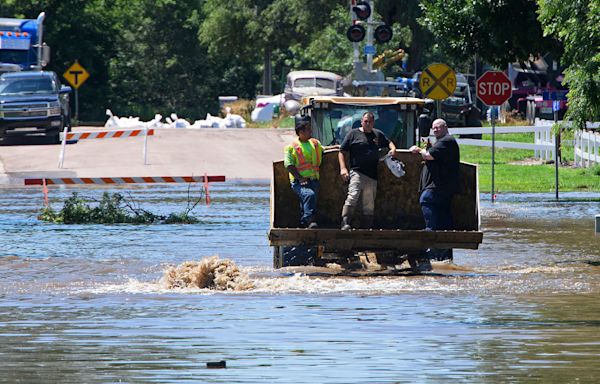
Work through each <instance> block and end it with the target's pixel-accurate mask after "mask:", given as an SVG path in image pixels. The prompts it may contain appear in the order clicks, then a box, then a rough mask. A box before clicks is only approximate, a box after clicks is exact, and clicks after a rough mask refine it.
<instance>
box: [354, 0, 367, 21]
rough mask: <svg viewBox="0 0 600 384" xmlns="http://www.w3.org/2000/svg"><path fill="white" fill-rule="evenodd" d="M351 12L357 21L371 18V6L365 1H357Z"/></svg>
mask: <svg viewBox="0 0 600 384" xmlns="http://www.w3.org/2000/svg"><path fill="white" fill-rule="evenodd" d="M352 10H353V11H354V13H355V14H356V17H357V18H358V19H359V20H367V19H368V18H369V16H371V6H370V5H369V3H368V2H367V1H359V2H358V3H356V5H355V6H354V7H352Z"/></svg>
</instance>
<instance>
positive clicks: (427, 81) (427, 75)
mask: <svg viewBox="0 0 600 384" xmlns="http://www.w3.org/2000/svg"><path fill="white" fill-rule="evenodd" d="M419 87H420V88H421V92H422V93H423V95H424V96H426V97H429V98H430V99H434V100H444V99H446V98H448V97H449V96H451V95H452V94H453V93H454V90H455V89H456V74H455V73H454V70H453V69H452V68H450V67H449V66H447V65H446V64H440V63H436V64H430V65H429V66H428V67H427V68H425V70H424V71H423V72H422V73H421V78H420V79H419Z"/></svg>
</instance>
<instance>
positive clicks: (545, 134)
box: [449, 125, 555, 160]
mask: <svg viewBox="0 0 600 384" xmlns="http://www.w3.org/2000/svg"><path fill="white" fill-rule="evenodd" d="M449 131H450V133H451V134H452V135H475V134H489V135H491V134H492V128H491V127H489V128H488V127H485V128H484V127H465V128H450V129H449ZM531 132H533V133H534V142H533V143H519V142H514V141H499V140H495V147H496V148H515V149H528V150H532V151H534V157H535V158H536V159H540V160H554V147H555V142H554V135H553V134H552V126H551V125H543V126H527V125H526V126H512V127H496V128H495V133H496V134H504V133H531ZM456 141H457V142H458V144H459V145H475V146H479V147H491V146H492V141H491V140H477V139H457V140H456Z"/></svg>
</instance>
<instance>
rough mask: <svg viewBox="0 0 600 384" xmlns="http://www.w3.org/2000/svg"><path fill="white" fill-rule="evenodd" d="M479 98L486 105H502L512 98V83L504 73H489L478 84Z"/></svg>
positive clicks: (478, 80) (482, 76)
mask: <svg viewBox="0 0 600 384" xmlns="http://www.w3.org/2000/svg"><path fill="white" fill-rule="evenodd" d="M476 90H477V97H478V98H479V100H481V101H482V102H483V104H485V105H490V106H492V105H502V104H503V103H504V102H505V101H506V100H508V99H510V97H511V96H512V83H511V81H510V79H509V78H508V77H507V76H506V74H505V73H504V72H502V71H487V72H486V73H484V74H483V75H481V77H480V78H479V79H477V84H476Z"/></svg>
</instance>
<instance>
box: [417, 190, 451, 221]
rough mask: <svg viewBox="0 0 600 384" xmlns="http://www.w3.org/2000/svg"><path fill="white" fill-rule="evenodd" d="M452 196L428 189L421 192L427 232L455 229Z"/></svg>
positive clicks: (420, 199) (420, 201)
mask: <svg viewBox="0 0 600 384" xmlns="http://www.w3.org/2000/svg"><path fill="white" fill-rule="evenodd" d="M452 196H453V194H452V193H444V192H439V191H436V190H434V189H426V190H424V191H423V192H421V197H420V198H419V203H420V204H421V211H423V218H424V219H425V230H427V231H431V230H445V229H446V230H449V229H453V228H454V223H453V221H452V211H451V204H452Z"/></svg>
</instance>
